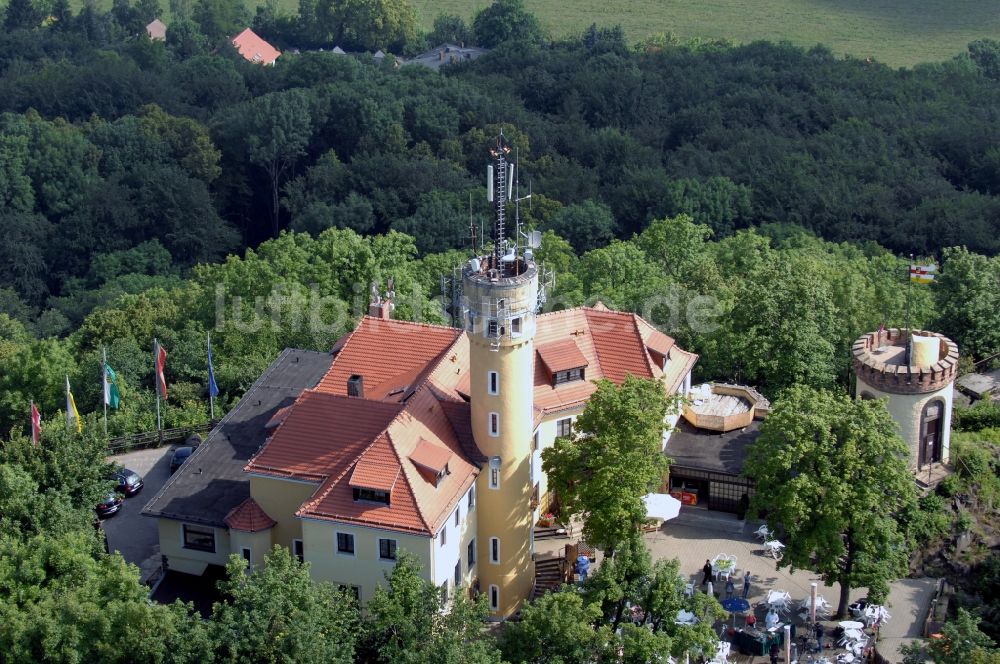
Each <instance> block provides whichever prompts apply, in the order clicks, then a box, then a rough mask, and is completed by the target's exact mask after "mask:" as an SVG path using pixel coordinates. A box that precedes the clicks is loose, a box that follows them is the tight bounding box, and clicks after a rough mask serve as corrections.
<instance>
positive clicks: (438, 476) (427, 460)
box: [410, 438, 452, 487]
mask: <svg viewBox="0 0 1000 664" xmlns="http://www.w3.org/2000/svg"><path fill="white" fill-rule="evenodd" d="M451 455H452V452H451V450H449V449H448V448H446V447H444V446H442V445H436V444H434V443H432V442H430V441H428V440H425V439H423V438H421V439H420V440H419V441H418V442H417V446H416V447H414V448H413V452H411V453H410V461H412V462H413V464H414V465H415V466H416V467H417V470H418V471H419V472H420V474H421V475H422V476H423V477H424V479H426V480H428V481H429V482H431V483H432V484H434V486H435V487H436V486H439V485H440V484H441V481H442V480H443V479H444V478H445V476H447V475H448V474H449V473H450V472H451V471H450V470H449V469H448V462H449V461H450V460H451Z"/></svg>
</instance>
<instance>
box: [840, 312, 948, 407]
mask: <svg viewBox="0 0 1000 664" xmlns="http://www.w3.org/2000/svg"><path fill="white" fill-rule="evenodd" d="M911 333H912V336H914V337H923V338H927V339H936V340H937V344H938V349H937V353H932V355H931V356H930V357H927V358H925V359H921V358H920V357H919V356H918V353H916V352H911V353H910V355H911V359H910V361H909V362H907V359H906V357H907V353H906V351H907V348H906V346H907V334H906V330H901V329H898V328H890V329H887V330H882V331H881V332H870V333H868V334H865V335H863V336H861V337H860V338H858V340H857V341H855V342H854V345H853V346H852V348H851V353H852V354H853V356H854V371H855V373H856V374H857V376H858V380H860V381H862V382H863V383H865V384H867V385H869V386H871V387H874V388H876V389H878V390H881V391H883V392H889V393H892V394H924V393H927V392H934V391H936V390H940V389H941V388H942V387H945V386H947V385H948V384H950V383H952V382H954V380H955V378H956V377H957V376H958V345H957V344H956V343H955V342H954V341H952V340H951V339H949V338H948V337H946V336H944V335H942V334H939V333H937V332H929V331H926V330H912V331H911Z"/></svg>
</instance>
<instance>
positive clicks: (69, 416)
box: [63, 374, 73, 429]
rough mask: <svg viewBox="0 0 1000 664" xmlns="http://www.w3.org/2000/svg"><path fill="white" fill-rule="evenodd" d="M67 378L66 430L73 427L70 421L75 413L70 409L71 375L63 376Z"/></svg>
mask: <svg viewBox="0 0 1000 664" xmlns="http://www.w3.org/2000/svg"><path fill="white" fill-rule="evenodd" d="M63 375H64V376H65V377H66V428H67V429H69V428H70V427H71V426H72V425H71V424H70V420H71V419H72V417H73V411H71V410H70V408H69V374H63Z"/></svg>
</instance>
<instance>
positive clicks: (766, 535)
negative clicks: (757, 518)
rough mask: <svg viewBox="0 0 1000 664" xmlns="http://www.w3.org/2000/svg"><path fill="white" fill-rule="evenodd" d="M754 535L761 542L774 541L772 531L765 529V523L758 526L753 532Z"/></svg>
mask: <svg viewBox="0 0 1000 664" xmlns="http://www.w3.org/2000/svg"><path fill="white" fill-rule="evenodd" d="M753 534H754V535H756V536H757V539H759V540H760V541H761V542H766V541H767V540H769V539H774V531H773V530H771V529H770V528H768V527H767V524H766V523H762V524H760V527H759V528H758V529H757V530H755V531H754V533H753Z"/></svg>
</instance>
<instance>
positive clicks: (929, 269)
mask: <svg viewBox="0 0 1000 664" xmlns="http://www.w3.org/2000/svg"><path fill="white" fill-rule="evenodd" d="M936 274H937V265H935V264H934V263H929V264H927V265H910V281H912V282H913V283H917V284H929V283H931V282H932V281H934V276H935V275H936Z"/></svg>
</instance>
